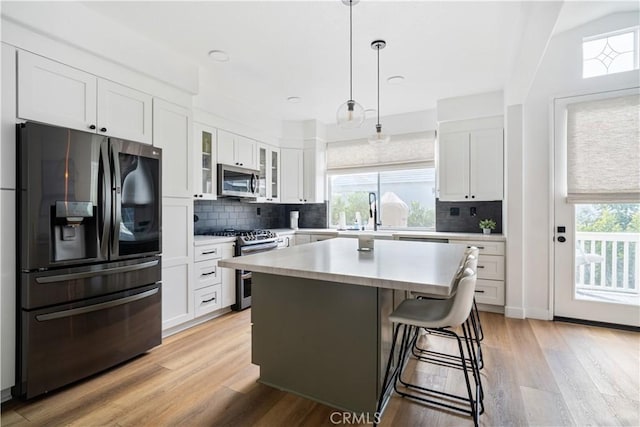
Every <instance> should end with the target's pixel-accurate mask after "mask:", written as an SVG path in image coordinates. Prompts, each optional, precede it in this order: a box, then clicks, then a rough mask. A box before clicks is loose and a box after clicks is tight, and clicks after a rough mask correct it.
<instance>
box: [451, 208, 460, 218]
mask: <svg viewBox="0 0 640 427" xmlns="http://www.w3.org/2000/svg"><path fill="white" fill-rule="evenodd" d="M449 215H450V216H460V208H449Z"/></svg>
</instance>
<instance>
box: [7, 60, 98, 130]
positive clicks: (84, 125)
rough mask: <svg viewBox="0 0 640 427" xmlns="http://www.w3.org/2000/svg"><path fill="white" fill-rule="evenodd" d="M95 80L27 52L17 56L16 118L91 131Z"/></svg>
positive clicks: (94, 124) (94, 120) (78, 71)
mask: <svg viewBox="0 0 640 427" xmlns="http://www.w3.org/2000/svg"><path fill="white" fill-rule="evenodd" d="M96 85H97V78H96V76H94V75H91V74H88V73H85V72H83V71H80V70H76V69H75V68H71V67H68V66H66V65H63V64H60V63H58V62H55V61H50V60H48V59H46V58H43V57H41V56H37V55H33V54H31V53H29V52H25V51H20V52H19V53H18V117H19V118H21V119H25V120H34V121H38V122H43V123H50V124H53V125H57V126H63V127H68V128H72V129H78V130H84V131H92V130H95V129H96V128H97V122H96V113H97V112H96V94H97V91H96Z"/></svg>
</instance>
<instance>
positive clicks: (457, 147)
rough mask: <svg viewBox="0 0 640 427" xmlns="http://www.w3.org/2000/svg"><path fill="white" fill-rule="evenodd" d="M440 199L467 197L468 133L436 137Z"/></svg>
mask: <svg viewBox="0 0 640 427" xmlns="http://www.w3.org/2000/svg"><path fill="white" fill-rule="evenodd" d="M438 183H439V186H440V200H465V199H467V200H468V198H469V133H468V132H456V133H450V134H441V135H440V137H439V138H438Z"/></svg>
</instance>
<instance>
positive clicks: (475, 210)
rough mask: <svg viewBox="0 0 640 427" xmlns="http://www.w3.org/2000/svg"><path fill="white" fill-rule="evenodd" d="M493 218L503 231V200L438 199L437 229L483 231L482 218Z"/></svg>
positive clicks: (459, 231) (467, 231)
mask: <svg viewBox="0 0 640 427" xmlns="http://www.w3.org/2000/svg"><path fill="white" fill-rule="evenodd" d="M483 219H493V220H494V221H495V222H496V229H495V230H493V231H492V233H496V234H501V233H502V202H501V201H492V202H479V201H477V202H441V201H440V200H439V199H436V231H448V232H457V233H482V229H481V228H480V227H479V226H478V223H479V222H480V220H483Z"/></svg>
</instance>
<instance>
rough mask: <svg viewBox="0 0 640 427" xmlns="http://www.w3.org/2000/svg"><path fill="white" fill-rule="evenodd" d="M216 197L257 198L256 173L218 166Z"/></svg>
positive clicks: (235, 167) (234, 167)
mask: <svg viewBox="0 0 640 427" xmlns="http://www.w3.org/2000/svg"><path fill="white" fill-rule="evenodd" d="M218 196H219V197H225V196H226V197H248V198H254V199H255V198H256V197H257V196H258V171H257V170H252V169H246V168H239V167H237V166H229V165H222V164H218Z"/></svg>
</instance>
